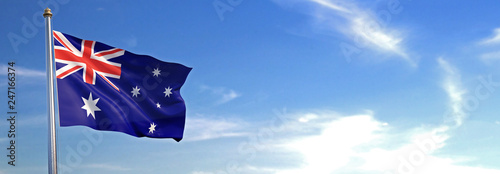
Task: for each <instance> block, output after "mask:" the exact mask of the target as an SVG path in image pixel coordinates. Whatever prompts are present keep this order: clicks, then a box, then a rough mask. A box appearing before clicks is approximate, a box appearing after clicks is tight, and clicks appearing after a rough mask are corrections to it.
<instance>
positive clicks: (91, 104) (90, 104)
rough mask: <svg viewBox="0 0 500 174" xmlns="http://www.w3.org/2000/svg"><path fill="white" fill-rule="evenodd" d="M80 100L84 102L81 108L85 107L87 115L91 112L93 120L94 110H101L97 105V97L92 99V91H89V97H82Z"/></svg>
mask: <svg viewBox="0 0 500 174" xmlns="http://www.w3.org/2000/svg"><path fill="white" fill-rule="evenodd" d="M82 100H83V103H85V105H83V106H82V109H85V110H86V111H87V117H89V115H90V114H92V117H93V118H94V120H95V111H101V109H99V108H98V107H97V102H99V98H97V99H95V100H94V99H93V98H92V93H90V95H89V99H85V98H83V97H82Z"/></svg>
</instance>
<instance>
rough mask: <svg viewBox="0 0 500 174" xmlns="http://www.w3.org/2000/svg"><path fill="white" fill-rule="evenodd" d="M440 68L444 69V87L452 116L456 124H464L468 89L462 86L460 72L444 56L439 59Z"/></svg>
mask: <svg viewBox="0 0 500 174" xmlns="http://www.w3.org/2000/svg"><path fill="white" fill-rule="evenodd" d="M437 61H438V63H439V66H440V68H441V69H442V70H443V71H444V74H445V79H444V82H443V84H442V85H443V88H444V90H445V91H446V93H447V94H448V98H449V105H450V109H451V116H452V118H453V120H454V121H455V124H456V126H460V125H462V123H463V121H464V119H465V117H466V116H467V113H466V112H465V110H464V95H465V94H466V93H467V90H465V89H463V88H462V84H461V81H460V73H459V72H458V70H457V69H456V68H455V67H453V66H451V65H450V64H449V63H448V62H447V61H446V60H444V59H443V58H438V59H437Z"/></svg>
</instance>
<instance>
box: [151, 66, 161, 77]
mask: <svg viewBox="0 0 500 174" xmlns="http://www.w3.org/2000/svg"><path fill="white" fill-rule="evenodd" d="M160 71H161V70H160V69H158V68H155V69H154V70H153V76H154V77H158V76H159V75H160Z"/></svg>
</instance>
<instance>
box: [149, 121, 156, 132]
mask: <svg viewBox="0 0 500 174" xmlns="http://www.w3.org/2000/svg"><path fill="white" fill-rule="evenodd" d="M155 128H156V125H155V123H151V127H149V133H153V132H154V131H155Z"/></svg>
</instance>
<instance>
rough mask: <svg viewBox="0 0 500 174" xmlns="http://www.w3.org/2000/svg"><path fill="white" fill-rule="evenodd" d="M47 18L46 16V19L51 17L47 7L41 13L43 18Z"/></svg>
mask: <svg viewBox="0 0 500 174" xmlns="http://www.w3.org/2000/svg"><path fill="white" fill-rule="evenodd" d="M47 16H48V17H52V12H50V8H49V7H47V8H46V9H45V12H44V13H43V17H44V18H46V17H47Z"/></svg>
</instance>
